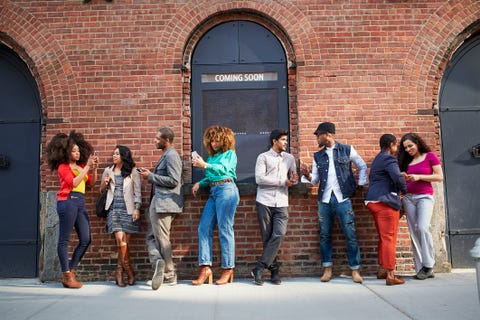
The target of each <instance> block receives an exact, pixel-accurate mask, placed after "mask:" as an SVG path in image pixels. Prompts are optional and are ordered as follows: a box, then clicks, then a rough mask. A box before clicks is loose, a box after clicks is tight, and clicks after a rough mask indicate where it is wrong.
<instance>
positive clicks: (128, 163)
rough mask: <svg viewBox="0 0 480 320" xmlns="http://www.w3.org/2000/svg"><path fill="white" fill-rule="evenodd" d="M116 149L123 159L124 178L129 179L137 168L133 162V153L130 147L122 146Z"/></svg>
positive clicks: (122, 170)
mask: <svg viewBox="0 0 480 320" xmlns="http://www.w3.org/2000/svg"><path fill="white" fill-rule="evenodd" d="M115 149H118V152H119V153H120V159H122V169H121V172H122V177H124V178H125V177H128V176H129V175H130V174H131V173H132V170H133V168H134V167H135V161H133V158H132V152H131V151H130V149H129V148H128V147H126V146H122V145H117V146H116V147H115Z"/></svg>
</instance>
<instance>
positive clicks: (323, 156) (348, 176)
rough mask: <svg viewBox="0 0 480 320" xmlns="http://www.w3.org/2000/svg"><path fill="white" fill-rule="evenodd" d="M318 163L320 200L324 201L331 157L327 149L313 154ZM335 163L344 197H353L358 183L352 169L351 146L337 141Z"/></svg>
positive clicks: (334, 151)
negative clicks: (329, 157)
mask: <svg viewBox="0 0 480 320" xmlns="http://www.w3.org/2000/svg"><path fill="white" fill-rule="evenodd" d="M313 158H314V159H315V162H316V164H317V169H318V175H319V182H320V186H319V192H318V201H322V196H323V192H324V191H325V186H326V185H327V178H328V165H329V159H328V155H327V153H326V149H325V148H324V149H322V150H320V151H318V152H315V153H314V154H313ZM333 164H334V166H335V172H336V174H337V179H338V184H339V185H340V190H341V191H342V195H343V197H344V198H351V197H352V196H353V194H354V193H355V189H356V187H357V184H356V182H355V176H354V175H353V171H352V162H351V160H350V146H349V145H347V144H341V143H338V142H336V143H335V146H334V147H333Z"/></svg>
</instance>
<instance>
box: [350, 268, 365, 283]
mask: <svg viewBox="0 0 480 320" xmlns="http://www.w3.org/2000/svg"><path fill="white" fill-rule="evenodd" d="M352 280H353V282H356V283H362V282H363V278H362V276H361V275H360V270H358V269H356V270H352Z"/></svg>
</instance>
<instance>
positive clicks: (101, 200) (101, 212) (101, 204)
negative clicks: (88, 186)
mask: <svg viewBox="0 0 480 320" xmlns="http://www.w3.org/2000/svg"><path fill="white" fill-rule="evenodd" d="M106 203H107V189H105V191H103V192H102V193H101V194H100V197H98V200H97V203H96V204H95V213H96V214H97V217H99V218H106V217H107V216H108V210H106V209H105V204H106Z"/></svg>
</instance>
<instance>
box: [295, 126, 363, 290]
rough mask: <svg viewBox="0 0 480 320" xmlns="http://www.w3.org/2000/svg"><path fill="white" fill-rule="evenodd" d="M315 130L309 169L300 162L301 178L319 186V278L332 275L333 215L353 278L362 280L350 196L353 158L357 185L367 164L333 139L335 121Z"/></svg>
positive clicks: (360, 181)
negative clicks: (321, 268)
mask: <svg viewBox="0 0 480 320" xmlns="http://www.w3.org/2000/svg"><path fill="white" fill-rule="evenodd" d="M314 134H315V135H316V136H317V142H318V146H319V148H320V151H318V152H316V153H315V154H314V156H313V164H312V173H310V170H309V168H308V166H306V165H303V164H302V166H301V174H302V175H303V177H302V178H303V179H302V180H304V179H307V180H308V181H309V182H310V183H311V184H313V185H316V184H317V183H319V187H318V218H319V224H320V253H321V255H322V266H323V267H324V273H323V276H322V278H321V279H320V280H321V281H322V282H328V281H330V279H331V278H332V265H333V264H332V225H333V221H334V218H335V215H336V216H337V217H338V221H339V223H340V226H341V228H342V230H343V234H344V235H345V239H346V243H347V256H348V264H349V266H350V269H351V270H352V279H353V281H354V282H357V283H362V282H363V279H362V277H361V275H360V248H359V247H358V241H357V234H356V231H355V215H354V212H353V208H352V202H351V200H350V198H351V197H352V196H353V195H354V193H355V190H356V186H357V185H356V183H355V176H354V175H353V171H352V162H353V163H354V164H355V166H356V168H357V169H358V185H359V186H363V185H365V184H366V182H367V165H366V164H365V161H363V160H362V158H361V157H360V156H359V155H358V153H357V151H356V150H355V149H354V148H353V147H352V146H350V145H347V144H342V143H339V142H336V141H335V125H334V124H333V123H331V122H322V123H320V124H319V125H318V128H317V130H315V132H314Z"/></svg>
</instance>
